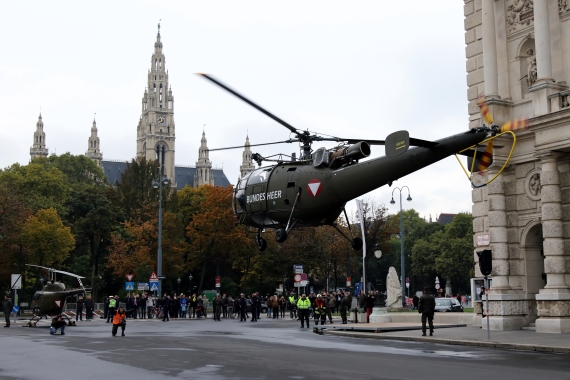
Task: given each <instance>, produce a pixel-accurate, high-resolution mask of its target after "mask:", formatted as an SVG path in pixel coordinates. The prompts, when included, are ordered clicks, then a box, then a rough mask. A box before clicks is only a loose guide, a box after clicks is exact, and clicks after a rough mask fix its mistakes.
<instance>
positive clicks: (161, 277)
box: [158, 276, 166, 280]
mask: <svg viewBox="0 0 570 380" xmlns="http://www.w3.org/2000/svg"><path fill="white" fill-rule="evenodd" d="M158 279H159V280H166V276H158Z"/></svg>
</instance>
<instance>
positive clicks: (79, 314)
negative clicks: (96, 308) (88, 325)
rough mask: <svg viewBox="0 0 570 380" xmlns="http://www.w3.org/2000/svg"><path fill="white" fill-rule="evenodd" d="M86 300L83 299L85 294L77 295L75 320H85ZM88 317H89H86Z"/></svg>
mask: <svg viewBox="0 0 570 380" xmlns="http://www.w3.org/2000/svg"><path fill="white" fill-rule="evenodd" d="M84 302H85V301H83V296H82V295H79V296H78V297H77V304H76V307H75V322H77V320H78V319H79V320H80V321H83V303H84ZM86 319H87V317H86Z"/></svg>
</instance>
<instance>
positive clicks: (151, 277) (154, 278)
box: [148, 272, 158, 282]
mask: <svg viewBox="0 0 570 380" xmlns="http://www.w3.org/2000/svg"><path fill="white" fill-rule="evenodd" d="M148 281H149V282H158V276H157V275H156V273H154V272H152V273H151V274H150V278H149V279H148Z"/></svg>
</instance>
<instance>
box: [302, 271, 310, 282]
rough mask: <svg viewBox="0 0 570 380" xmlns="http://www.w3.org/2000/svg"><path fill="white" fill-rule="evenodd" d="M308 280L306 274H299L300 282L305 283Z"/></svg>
mask: <svg viewBox="0 0 570 380" xmlns="http://www.w3.org/2000/svg"><path fill="white" fill-rule="evenodd" d="M308 279H309V277H308V276H307V274H306V273H301V281H307V280H308Z"/></svg>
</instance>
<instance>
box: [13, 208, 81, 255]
mask: <svg viewBox="0 0 570 380" xmlns="http://www.w3.org/2000/svg"><path fill="white" fill-rule="evenodd" d="M22 243H23V245H24V246H25V247H27V248H29V249H30V250H31V251H32V252H33V254H32V257H31V260H30V262H33V263H35V264H38V265H47V266H57V265H61V264H62V263H63V262H64V261H65V260H66V259H67V258H68V257H69V252H70V251H71V250H72V249H73V247H74V246H75V239H74V238H73V234H72V233H71V229H70V228H69V227H66V226H64V225H63V222H62V221H61V219H60V217H59V215H58V214H57V211H56V210H55V209H53V208H49V209H45V210H39V211H38V212H36V214H35V215H31V216H30V217H29V218H28V219H27V220H26V222H25V223H24V225H23V226H22Z"/></svg>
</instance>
